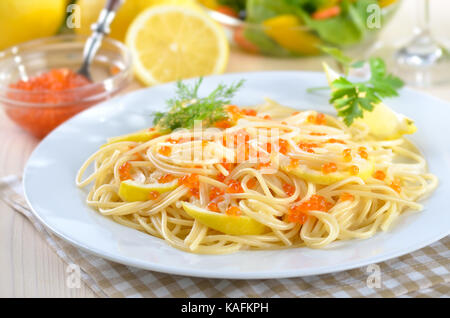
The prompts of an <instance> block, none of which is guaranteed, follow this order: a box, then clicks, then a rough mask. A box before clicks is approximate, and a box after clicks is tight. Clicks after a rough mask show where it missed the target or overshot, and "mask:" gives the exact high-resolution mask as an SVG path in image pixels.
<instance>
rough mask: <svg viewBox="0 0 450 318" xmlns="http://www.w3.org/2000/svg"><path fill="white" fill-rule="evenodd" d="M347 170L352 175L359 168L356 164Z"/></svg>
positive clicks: (357, 171)
mask: <svg viewBox="0 0 450 318" xmlns="http://www.w3.org/2000/svg"><path fill="white" fill-rule="evenodd" d="M349 172H350V174H351V175H352V176H356V175H357V174H358V173H359V168H358V166H351V167H350V168H349Z"/></svg>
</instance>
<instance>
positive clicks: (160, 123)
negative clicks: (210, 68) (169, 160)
mask: <svg viewBox="0 0 450 318" xmlns="http://www.w3.org/2000/svg"><path fill="white" fill-rule="evenodd" d="M202 82H203V78H200V79H198V80H197V81H196V82H195V83H194V84H193V85H192V86H190V85H187V84H185V83H183V82H181V81H178V82H177V84H176V85H177V89H176V92H175V98H171V99H169V100H167V106H168V108H169V111H168V112H157V113H155V115H154V116H155V117H154V120H153V124H154V125H155V126H156V127H157V129H158V130H160V131H172V130H175V129H177V128H188V129H189V128H192V127H194V122H195V121H196V120H201V121H202V125H203V126H206V127H210V126H212V125H213V124H214V123H216V122H218V121H221V120H224V119H227V118H228V114H227V112H226V111H225V109H224V106H225V105H227V104H230V103H231V98H232V97H233V96H234V94H235V93H236V91H237V90H238V89H239V88H240V87H241V86H242V85H243V83H244V81H243V80H241V81H239V82H237V83H233V84H231V85H229V86H226V85H224V84H219V86H217V88H216V89H215V90H213V91H212V92H211V93H210V94H209V95H208V96H206V97H199V96H198V90H199V88H200V85H201V84H202Z"/></svg>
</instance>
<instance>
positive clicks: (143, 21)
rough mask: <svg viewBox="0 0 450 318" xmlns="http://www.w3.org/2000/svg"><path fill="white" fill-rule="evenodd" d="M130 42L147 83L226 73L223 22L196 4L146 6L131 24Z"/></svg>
mask: <svg viewBox="0 0 450 318" xmlns="http://www.w3.org/2000/svg"><path fill="white" fill-rule="evenodd" d="M126 43H127V46H128V47H129V48H130V49H131V52H132V55H133V58H134V68H135V74H136V76H137V77H138V79H139V80H141V81H142V82H143V83H144V84H146V85H154V84H158V83H163V82H169V81H174V80H180V79H184V78H190V77H197V76H203V75H209V74H220V73H223V72H224V70H225V67H226V65H227V62H228V55H229V45H228V41H227V38H226V36H225V33H224V31H223V29H222V28H221V26H220V25H218V24H217V23H216V22H215V21H213V20H212V19H211V18H210V17H209V16H208V15H207V14H206V13H205V12H204V11H202V10H200V9H199V8H197V7H193V6H170V5H167V6H166V5H163V6H157V7H152V8H149V9H146V10H145V11H143V12H142V13H141V14H139V15H138V16H137V17H136V19H135V20H134V21H133V23H132V24H131V25H130V27H129V29H128V31H127V35H126Z"/></svg>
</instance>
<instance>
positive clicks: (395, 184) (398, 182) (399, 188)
mask: <svg viewBox="0 0 450 318" xmlns="http://www.w3.org/2000/svg"><path fill="white" fill-rule="evenodd" d="M390 187H391V188H392V189H394V190H395V192H397V193H400V192H401V191H402V181H401V180H400V179H399V178H394V181H392V183H391V186H390Z"/></svg>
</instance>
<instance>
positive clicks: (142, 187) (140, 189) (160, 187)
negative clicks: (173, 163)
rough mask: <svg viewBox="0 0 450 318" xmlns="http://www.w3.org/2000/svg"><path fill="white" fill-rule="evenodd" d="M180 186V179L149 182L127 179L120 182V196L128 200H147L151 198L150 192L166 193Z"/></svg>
mask: <svg viewBox="0 0 450 318" xmlns="http://www.w3.org/2000/svg"><path fill="white" fill-rule="evenodd" d="M176 187H178V180H173V181H171V182H168V183H149V184H142V183H138V182H136V181H133V180H125V181H122V182H121V183H120V187H119V196H120V198H121V199H122V200H124V201H127V202H133V201H147V200H149V195H150V192H154V191H156V192H158V193H164V192H169V191H172V190H173V189H175V188H176Z"/></svg>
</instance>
